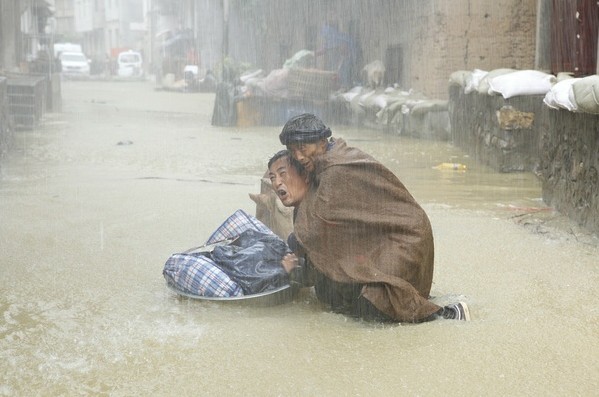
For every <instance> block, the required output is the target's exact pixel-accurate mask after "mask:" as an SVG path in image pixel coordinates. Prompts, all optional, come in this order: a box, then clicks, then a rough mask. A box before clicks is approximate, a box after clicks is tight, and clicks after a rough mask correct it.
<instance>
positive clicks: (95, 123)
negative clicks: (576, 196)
mask: <svg viewBox="0 0 599 397" xmlns="http://www.w3.org/2000/svg"><path fill="white" fill-rule="evenodd" d="M62 95H63V102H64V104H63V106H64V107H63V112H62V113H56V114H47V115H46V116H45V119H44V123H43V125H42V126H41V127H40V128H39V129H37V130H34V131H19V132H17V134H16V136H15V147H14V148H13V150H12V151H11V152H10V153H9V154H8V155H7V156H5V157H4V158H3V159H2V162H1V166H0V172H1V173H0V291H1V293H0V313H1V316H0V395H2V396H32V395H45V396H55V395H56V396H57V395H111V396H131V395H157V396H158V395H181V396H183V395H194V396H197V395H231V396H242V395H243V396H257V395H260V396H279V395H282V396H286V395H289V396H316V395H331V396H333V395H335V396H337V395H348V396H349V395H351V396H354V395H355V396H358V395H361V396H371V395H381V396H382V395H385V396H398V395H423V396H424V395H426V396H448V395H456V396H458V395H459V396H463V395H464V396H465V395H469V396H475V395H502V396H503V395H554V396H563V395H597V392H598V390H599V376H597V375H598V374H599V309H598V305H597V302H598V295H599V294H598V287H597V286H598V285H599V277H598V275H599V267H598V264H599V260H598V258H599V256H598V251H597V248H596V241H597V239H596V236H593V235H590V234H588V233H586V234H585V233H583V232H581V231H579V230H577V229H576V228H575V226H573V225H571V224H569V223H568V222H567V221H565V220H563V219H562V218H561V217H560V216H559V215H558V214H556V213H554V212H553V211H551V209H548V208H546V207H545V206H544V204H543V203H542V201H541V199H540V197H541V187H540V184H539V182H538V181H537V180H536V178H535V177H534V175H531V174H497V173H494V172H492V171H491V170H489V169H486V168H485V167H482V166H480V165H477V164H476V162H475V161H473V159H471V158H469V157H468V156H465V155H464V153H463V152H461V151H460V150H458V149H456V148H454V147H453V146H451V145H449V144H447V143H440V142H431V141H418V140H412V139H408V138H405V137H397V136H388V135H384V134H381V133H378V132H376V131H365V130H358V129H353V128H349V127H335V126H333V134H334V135H335V136H342V137H344V138H345V139H346V140H347V141H348V142H349V143H350V144H351V145H354V146H358V147H361V148H362V149H364V150H365V151H367V152H369V153H371V154H373V155H374V156H375V157H377V158H378V159H380V160H381V161H382V162H383V163H385V164H386V165H387V166H389V168H391V169H392V170H393V171H394V172H396V173H397V174H398V176H399V177H400V178H401V179H402V180H403V181H404V183H405V184H406V185H407V187H408V188H409V189H410V190H411V191H412V192H413V194H414V196H415V197H416V198H417V199H418V200H419V201H420V202H421V203H422V204H423V206H424V208H425V209H426V211H427V212H428V214H429V216H430V218H431V221H432V225H433V229H434V234H435V241H436V268H435V276H434V284H433V288H432V295H434V296H435V300H436V301H437V302H439V303H444V302H446V301H449V300H453V299H457V298H460V299H464V300H466V301H467V302H468V303H469V305H470V307H471V313H472V316H473V321H471V322H468V323H466V322H456V321H450V320H440V321H434V322H430V323H426V324H420V325H402V324H397V325H384V326H383V325H373V324H367V323H362V322H358V321H354V320H351V319H347V318H345V317H344V316H341V315H337V314H332V313H328V312H326V311H325V310H323V308H322V307H320V306H319V305H318V303H317V302H316V300H315V298H314V296H313V294H312V293H311V292H310V291H304V292H302V294H300V296H299V297H298V298H297V299H296V300H294V301H293V302H291V303H288V304H284V305H280V306H276V307H268V308H257V307H246V306H239V305H233V304H229V305H227V304H214V303H210V302H198V301H190V300H185V299H179V298H177V297H176V296H175V295H174V294H173V293H172V292H170V291H169V290H167V288H166V286H165V282H164V279H163V278H162V274H161V272H162V266H163V264H164V262H165V260H166V259H167V258H168V256H169V255H170V254H172V253H174V252H179V251H182V250H185V249H187V248H190V247H193V246H197V245H199V244H200V243H202V242H203V241H205V240H206V238H207V237H208V235H209V234H210V233H211V232H212V231H213V230H214V229H215V228H216V227H217V226H218V225H219V224H220V223H221V222H222V221H223V220H224V219H225V218H226V217H227V216H229V215H230V214H231V213H233V212H234V211H235V210H236V209H238V208H242V209H244V210H246V211H249V212H250V213H253V212H254V210H255V208H254V204H253V202H251V201H250V200H249V198H248V196H247V194H248V192H257V191H258V190H259V178H260V176H261V175H262V173H263V171H264V169H265V164H266V161H267V160H268V158H269V157H270V156H271V155H272V154H273V153H275V152H276V151H277V150H279V149H280V148H281V147H280V145H279V143H278V140H277V135H278V132H279V130H280V127H260V128H247V129H236V128H217V127H213V126H211V125H210V118H211V113H212V104H213V95H211V94H182V93H172V92H163V91H156V90H154V86H153V85H152V84H151V83H140V82H132V83H125V82H120V83H119V82H112V83H111V82H91V81H90V82H83V81H66V82H64V84H63V86H62ZM443 162H452V163H462V164H465V165H467V167H468V170H467V171H466V172H463V173H460V172H453V171H447V170H436V169H433V168H432V167H433V166H435V165H437V164H440V163H443Z"/></svg>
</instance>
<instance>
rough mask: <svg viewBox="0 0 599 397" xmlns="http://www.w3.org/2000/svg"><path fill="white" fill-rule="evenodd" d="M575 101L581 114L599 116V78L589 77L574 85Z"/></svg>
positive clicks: (595, 76) (596, 76)
mask: <svg viewBox="0 0 599 397" xmlns="http://www.w3.org/2000/svg"><path fill="white" fill-rule="evenodd" d="M572 92H573V93H574V101H575V102H576V105H577V106H578V110H579V111H580V112H585V113H593V114H599V76H598V75H596V74H595V75H592V76H587V77H583V78H581V79H579V80H578V81H575V82H574V84H572Z"/></svg>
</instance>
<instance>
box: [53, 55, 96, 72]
mask: <svg viewBox="0 0 599 397" xmlns="http://www.w3.org/2000/svg"><path fill="white" fill-rule="evenodd" d="M59 59H60V65H61V69H62V74H63V75H64V76H72V77H89V70H90V68H89V64H90V61H89V59H87V57H86V56H85V55H84V54H83V53H82V52H62V53H60V56H59Z"/></svg>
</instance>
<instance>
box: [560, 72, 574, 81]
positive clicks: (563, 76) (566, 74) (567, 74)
mask: <svg viewBox="0 0 599 397" xmlns="http://www.w3.org/2000/svg"><path fill="white" fill-rule="evenodd" d="M573 74H574V73H572V72H558V73H557V81H558V82H560V81H562V80H567V79H573V78H574V76H573Z"/></svg>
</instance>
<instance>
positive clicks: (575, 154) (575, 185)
mask: <svg viewBox="0 0 599 397" xmlns="http://www.w3.org/2000/svg"><path fill="white" fill-rule="evenodd" d="M539 130H540V134H541V135H540V138H541V157H540V168H539V173H540V176H541V179H542V181H543V201H544V202H545V203H547V204H548V205H550V206H552V207H554V208H556V209H557V210H558V211H560V212H561V213H562V214H564V215H567V216H568V217H569V218H570V219H573V220H575V221H576V222H578V223H579V224H580V225H582V226H584V227H586V228H587V229H589V230H592V231H594V232H599V197H598V195H599V175H598V170H599V115H594V114H587V113H572V112H568V111H565V110H552V109H549V108H547V107H544V108H543V111H542V115H541V122H540V128H539Z"/></svg>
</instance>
